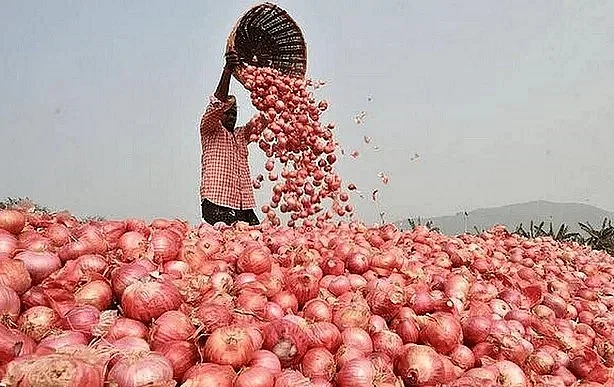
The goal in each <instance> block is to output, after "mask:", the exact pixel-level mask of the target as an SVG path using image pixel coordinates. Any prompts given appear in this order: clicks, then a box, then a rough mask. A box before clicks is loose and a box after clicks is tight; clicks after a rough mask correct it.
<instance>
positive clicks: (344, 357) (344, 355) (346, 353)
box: [335, 345, 367, 369]
mask: <svg viewBox="0 0 614 387" xmlns="http://www.w3.org/2000/svg"><path fill="white" fill-rule="evenodd" d="M366 357H367V354H366V353H364V352H363V351H361V350H360V349H358V348H354V347H350V346H348V345H341V347H339V350H337V353H336V354H335V362H336V363H337V368H338V369H341V368H343V367H344V366H345V365H346V364H347V363H348V362H349V361H351V360H355V359H365V358H366Z"/></svg>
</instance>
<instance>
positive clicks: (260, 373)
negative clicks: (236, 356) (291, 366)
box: [234, 367, 275, 387]
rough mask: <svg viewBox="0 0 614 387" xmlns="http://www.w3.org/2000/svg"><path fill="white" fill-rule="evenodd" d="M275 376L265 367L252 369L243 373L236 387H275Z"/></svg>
mask: <svg viewBox="0 0 614 387" xmlns="http://www.w3.org/2000/svg"><path fill="white" fill-rule="evenodd" d="M274 386H275V374H274V373H273V371H271V370H270V369H267V368H264V367H250V368H246V369H244V370H242V371H241V373H240V374H239V376H238V377H237V379H236V380H235V382H234V387H274Z"/></svg>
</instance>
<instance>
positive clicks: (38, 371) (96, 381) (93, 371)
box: [3, 354, 104, 387]
mask: <svg viewBox="0 0 614 387" xmlns="http://www.w3.org/2000/svg"><path fill="white" fill-rule="evenodd" d="M90 357H92V355H90ZM90 357H84V356H79V355H73V354H49V355H45V356H36V357H34V356H28V357H23V358H19V359H16V360H14V361H13V362H11V363H9V364H8V365H7V370H6V375H5V377H4V379H3V381H4V382H6V384H7V385H10V386H17V385H19V386H24V387H29V386H32V387H33V386H102V385H103V384H104V375H103V371H102V370H103V369H102V367H101V366H99V365H98V364H97V363H95V362H94V361H93V360H92V359H90Z"/></svg>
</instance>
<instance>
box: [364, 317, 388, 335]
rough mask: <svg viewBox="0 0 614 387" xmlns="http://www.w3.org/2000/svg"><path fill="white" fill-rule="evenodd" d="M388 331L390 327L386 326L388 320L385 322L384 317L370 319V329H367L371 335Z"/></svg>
mask: <svg viewBox="0 0 614 387" xmlns="http://www.w3.org/2000/svg"><path fill="white" fill-rule="evenodd" d="M386 329H388V325H387V324H386V320H384V318H383V317H381V316H378V315H373V316H371V317H370V318H369V327H368V329H367V330H368V331H369V333H371V334H373V333H376V332H381V331H383V330H386Z"/></svg>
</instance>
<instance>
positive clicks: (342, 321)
mask: <svg viewBox="0 0 614 387" xmlns="http://www.w3.org/2000/svg"><path fill="white" fill-rule="evenodd" d="M370 315H371V311H370V310H369V305H368V304H367V302H366V301H365V299H364V298H363V297H362V296H361V295H360V294H359V293H349V292H348V293H345V294H343V295H342V296H341V297H339V299H338V302H337V304H335V305H334V306H333V323H334V324H335V325H336V326H337V328H339V329H340V330H341V331H343V330H344V329H346V328H350V327H357V328H362V329H366V328H367V327H368V325H369V317H370Z"/></svg>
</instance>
